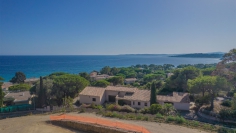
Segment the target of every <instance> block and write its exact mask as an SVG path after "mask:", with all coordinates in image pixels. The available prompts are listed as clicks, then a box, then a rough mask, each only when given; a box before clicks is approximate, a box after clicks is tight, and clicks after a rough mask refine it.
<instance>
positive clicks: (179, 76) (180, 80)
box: [165, 66, 201, 92]
mask: <svg viewBox="0 0 236 133" xmlns="http://www.w3.org/2000/svg"><path fill="white" fill-rule="evenodd" d="M198 76H201V71H200V70H199V69H197V68H195V67H192V66H189V67H185V68H183V69H177V70H175V71H174V75H172V76H171V77H170V78H169V80H167V81H166V87H165V88H172V89H176V90H175V91H180V90H182V91H183V92H185V91H186V90H187V88H188V85H187V82H188V80H189V79H194V78H196V77H198Z"/></svg>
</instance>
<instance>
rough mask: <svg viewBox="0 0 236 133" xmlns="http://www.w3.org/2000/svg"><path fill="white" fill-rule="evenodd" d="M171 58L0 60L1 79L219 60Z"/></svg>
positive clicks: (65, 57) (34, 57)
mask: <svg viewBox="0 0 236 133" xmlns="http://www.w3.org/2000/svg"><path fill="white" fill-rule="evenodd" d="M168 56H169V55H96V56H95V55H75V56H74V55H73V56H69V55H68V56H64V55H63V56H0V76H1V77H3V78H4V79H5V81H9V80H10V79H11V78H12V77H13V76H14V74H15V72H17V71H22V72H23V73H25V74H26V77H27V78H32V77H39V76H46V75H48V74H50V73H53V72H68V73H72V74H78V73H80V72H91V71H93V70H97V71H99V70H100V69H101V68H102V67H104V66H110V67H128V66H131V65H136V64H147V65H149V64H156V65H163V64H173V65H175V66H177V65H179V64H198V63H203V64H210V63H218V62H219V61H220V59H216V58H179V57H178V58H176V57H168Z"/></svg>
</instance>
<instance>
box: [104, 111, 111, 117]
mask: <svg viewBox="0 0 236 133" xmlns="http://www.w3.org/2000/svg"><path fill="white" fill-rule="evenodd" d="M104 116H106V117H112V116H113V113H112V112H111V111H108V112H106V113H105V114H104Z"/></svg>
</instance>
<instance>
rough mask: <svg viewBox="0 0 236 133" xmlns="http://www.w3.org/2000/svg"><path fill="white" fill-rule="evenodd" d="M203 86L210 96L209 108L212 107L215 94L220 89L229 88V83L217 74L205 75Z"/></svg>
mask: <svg viewBox="0 0 236 133" xmlns="http://www.w3.org/2000/svg"><path fill="white" fill-rule="evenodd" d="M204 87H205V88H207V92H208V93H209V95H210V97H211V106H210V109H213V108H214V98H215V96H216V94H217V93H218V92H219V91H221V90H229V89H230V87H229V84H228V83H227V80H226V79H225V78H223V77H218V76H206V77H205V80H204Z"/></svg>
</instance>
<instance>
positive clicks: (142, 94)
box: [124, 89, 151, 101]
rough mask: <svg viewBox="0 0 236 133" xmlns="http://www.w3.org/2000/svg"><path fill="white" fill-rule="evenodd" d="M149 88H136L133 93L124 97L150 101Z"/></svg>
mask: <svg viewBox="0 0 236 133" xmlns="http://www.w3.org/2000/svg"><path fill="white" fill-rule="evenodd" d="M150 94H151V92H150V90H138V89H137V90H136V91H135V92H134V93H133V95H125V96H124V99H127V100H138V101H150Z"/></svg>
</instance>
